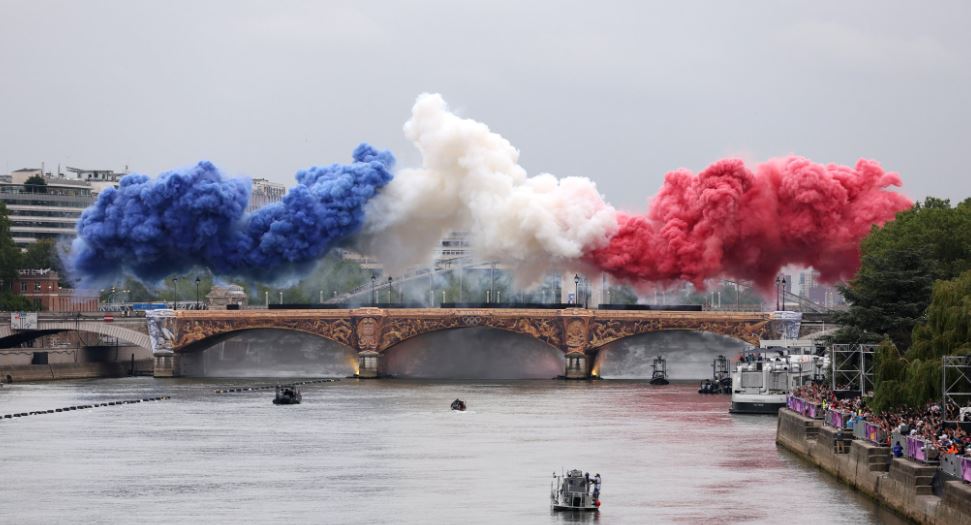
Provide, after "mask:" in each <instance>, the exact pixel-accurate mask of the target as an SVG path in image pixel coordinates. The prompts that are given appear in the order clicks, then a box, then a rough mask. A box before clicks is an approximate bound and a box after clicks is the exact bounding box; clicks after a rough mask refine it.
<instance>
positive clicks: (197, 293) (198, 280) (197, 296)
mask: <svg viewBox="0 0 971 525" xmlns="http://www.w3.org/2000/svg"><path fill="white" fill-rule="evenodd" d="M201 282H202V279H199V278H198V277H196V310H198V309H199V283H201Z"/></svg>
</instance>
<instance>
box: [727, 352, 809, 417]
mask: <svg viewBox="0 0 971 525" xmlns="http://www.w3.org/2000/svg"><path fill="white" fill-rule="evenodd" d="M762 344H763V346H762V347H761V348H755V349H752V350H748V351H745V352H743V353H742V356H741V357H740V359H739V361H738V363H737V364H736V365H735V370H734V372H733V374H732V403H731V407H730V408H729V410H728V411H729V412H730V413H732V414H776V413H778V412H779V409H780V408H782V407H784V406H786V398H787V396H788V395H789V394H790V393H791V392H792V391H793V390H795V389H796V388H798V387H800V386H803V385H806V384H809V383H811V382H813V381H817V380H819V379H820V378H821V377H822V371H823V370H825V368H826V366H827V361H828V359H827V358H825V357H823V356H819V355H816V354H815V345H814V344H813V343H811V342H804V341H801V340H799V341H763V342H762Z"/></svg>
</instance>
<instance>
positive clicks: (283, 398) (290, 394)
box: [273, 385, 303, 405]
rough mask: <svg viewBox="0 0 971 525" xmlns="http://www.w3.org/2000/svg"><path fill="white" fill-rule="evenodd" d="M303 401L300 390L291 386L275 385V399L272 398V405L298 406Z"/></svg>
mask: <svg viewBox="0 0 971 525" xmlns="http://www.w3.org/2000/svg"><path fill="white" fill-rule="evenodd" d="M302 400H303V396H302V395H301V394H300V390H299V389H297V387H295V386H292V385H284V386H281V385H277V387H276V397H274V398H273V404H274V405H299V404H300V401H302Z"/></svg>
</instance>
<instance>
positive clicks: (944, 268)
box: [835, 197, 971, 349]
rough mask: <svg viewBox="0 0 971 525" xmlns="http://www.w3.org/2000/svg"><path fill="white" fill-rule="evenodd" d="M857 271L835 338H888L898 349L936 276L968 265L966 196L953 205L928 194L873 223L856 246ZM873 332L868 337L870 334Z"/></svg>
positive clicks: (970, 232)
mask: <svg viewBox="0 0 971 525" xmlns="http://www.w3.org/2000/svg"><path fill="white" fill-rule="evenodd" d="M861 252H862V259H861V262H862V264H861V267H860V271H859V272H858V273H857V275H856V276H855V277H854V278H853V280H852V281H850V283H849V285H848V286H844V287H842V289H841V291H842V292H843V295H844V296H845V297H846V299H847V300H848V301H849V302H850V305H851V306H850V308H849V310H848V311H847V312H845V313H844V314H842V315H841V316H840V317H839V319H838V321H839V323H840V324H842V325H844V326H847V327H853V328H855V329H856V331H842V332H841V333H840V334H838V335H837V337H836V338H835V339H836V340H837V341H839V342H852V341H850V340H848V338H849V337H853V336H857V337H860V336H862V335H864V334H868V335H866V336H865V337H866V338H872V337H873V336H874V335H875V336H876V337H882V336H883V335H887V336H889V337H890V338H891V339H892V340H893V342H894V343H895V344H896V345H897V346H898V347H899V348H902V349H907V348H909V347H910V344H911V335H912V332H913V329H914V327H915V326H916V325H917V323H918V321H919V320H920V318H921V316H922V315H923V313H924V310H926V309H927V306H928V305H929V303H930V297H931V288H932V285H933V283H934V281H935V280H939V279H952V278H954V277H955V276H957V275H959V274H960V273H961V272H964V271H966V270H968V269H971V199H968V200H965V201H964V202H962V203H961V204H959V205H957V206H956V207H953V208H952V207H951V205H950V202H949V201H947V200H942V199H935V198H933V197H929V198H927V199H926V200H925V201H924V203H923V204H921V203H918V204H915V205H914V207H913V208H912V209H910V210H907V211H904V212H901V213H898V214H897V218H896V220H894V221H891V222H889V223H887V224H886V225H884V226H883V227H882V228H876V227H874V229H873V231H872V232H871V233H870V235H869V236H867V238H866V239H864V241H863V243H862V245H861ZM869 334H873V335H869Z"/></svg>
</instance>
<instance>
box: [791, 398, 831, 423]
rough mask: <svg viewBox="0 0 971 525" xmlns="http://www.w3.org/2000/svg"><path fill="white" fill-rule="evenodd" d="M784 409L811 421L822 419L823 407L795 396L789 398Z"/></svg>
mask: <svg viewBox="0 0 971 525" xmlns="http://www.w3.org/2000/svg"><path fill="white" fill-rule="evenodd" d="M786 407H788V408H789V410H792V411H793V412H795V413H797V414H800V415H803V416H806V417H808V418H812V419H823V406H822V405H820V404H819V403H813V402H811V401H808V400H806V399H803V398H801V397H796V396H789V398H788V399H787V400H786Z"/></svg>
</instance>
